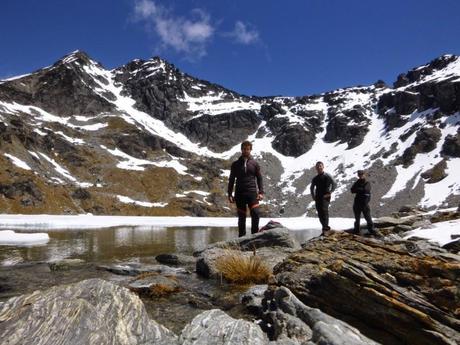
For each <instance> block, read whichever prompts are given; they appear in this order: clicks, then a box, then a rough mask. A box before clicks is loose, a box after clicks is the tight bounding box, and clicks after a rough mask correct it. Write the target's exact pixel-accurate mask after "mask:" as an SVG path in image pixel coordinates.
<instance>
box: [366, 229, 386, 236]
mask: <svg viewBox="0 0 460 345" xmlns="http://www.w3.org/2000/svg"><path fill="white" fill-rule="evenodd" d="M367 236H375V237H382V235H381V234H380V233H379V232H377V231H376V230H374V229H372V230H367Z"/></svg>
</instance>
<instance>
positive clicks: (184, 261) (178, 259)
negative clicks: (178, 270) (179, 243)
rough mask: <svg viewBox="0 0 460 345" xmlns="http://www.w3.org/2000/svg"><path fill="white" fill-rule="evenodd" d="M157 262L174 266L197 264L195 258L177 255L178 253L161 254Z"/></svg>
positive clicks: (157, 257) (156, 258)
mask: <svg viewBox="0 0 460 345" xmlns="http://www.w3.org/2000/svg"><path fill="white" fill-rule="evenodd" d="M155 260H157V261H158V262H159V263H162V264H165V265H174V266H188V265H194V264H195V263H196V258H195V257H193V256H190V255H184V254H177V253H174V254H169V253H165V254H159V255H157V256H156V257H155Z"/></svg>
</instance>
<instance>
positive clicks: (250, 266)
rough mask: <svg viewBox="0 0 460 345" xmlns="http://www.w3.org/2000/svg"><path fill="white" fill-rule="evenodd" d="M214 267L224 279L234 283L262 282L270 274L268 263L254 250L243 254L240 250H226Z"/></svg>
mask: <svg viewBox="0 0 460 345" xmlns="http://www.w3.org/2000/svg"><path fill="white" fill-rule="evenodd" d="M216 268H217V270H218V271H219V272H220V273H221V274H222V277H223V278H224V279H225V280H227V281H228V282H231V283H236V284H264V283H267V282H268V279H269V278H270V276H271V274H272V272H271V269H270V268H269V267H268V265H267V264H266V263H265V262H264V261H263V259H262V258H261V257H260V256H257V255H256V253H255V252H254V253H253V255H251V256H245V255H244V254H243V252H241V251H236V250H228V251H227V253H226V254H224V255H222V256H221V257H220V258H218V259H217V261H216Z"/></svg>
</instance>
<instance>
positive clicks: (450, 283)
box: [274, 233, 460, 345]
mask: <svg viewBox="0 0 460 345" xmlns="http://www.w3.org/2000/svg"><path fill="white" fill-rule="evenodd" d="M418 248H419V247H418V246H417V243H416V242H415V243H414V242H401V243H383V242H380V241H376V240H373V239H366V238H362V237H357V236H350V235H348V234H339V233H336V234H333V235H331V236H327V237H325V238H323V239H321V240H317V241H310V242H309V243H307V245H306V246H305V248H303V249H302V250H300V251H298V252H296V253H295V254H293V255H291V256H290V257H288V258H287V259H286V260H285V261H284V262H282V263H281V264H279V265H277V266H276V267H275V269H274V273H275V274H276V283H277V284H278V285H281V286H285V287H287V288H288V289H290V290H291V291H292V292H293V293H294V294H295V295H296V296H297V297H298V298H299V299H300V300H301V301H302V302H303V303H305V304H306V305H308V306H310V307H316V308H320V309H321V310H322V311H324V312H326V313H328V314H330V315H332V316H335V317H337V318H340V319H342V320H344V321H346V322H348V323H350V324H351V325H354V326H355V327H357V328H359V329H360V330H361V331H362V332H363V333H365V334H366V335H368V336H369V337H371V338H374V339H375V340H377V341H379V342H381V343H387V344H390V343H394V340H398V341H400V343H404V344H427V345H428V344H431V345H433V344H458V343H460V320H459V318H460V261H459V260H458V256H455V255H450V254H448V253H446V252H443V251H442V250H439V251H427V250H419V249H418ZM385 333H386V334H387V335H388V337H387V336H385ZM388 339H393V340H388Z"/></svg>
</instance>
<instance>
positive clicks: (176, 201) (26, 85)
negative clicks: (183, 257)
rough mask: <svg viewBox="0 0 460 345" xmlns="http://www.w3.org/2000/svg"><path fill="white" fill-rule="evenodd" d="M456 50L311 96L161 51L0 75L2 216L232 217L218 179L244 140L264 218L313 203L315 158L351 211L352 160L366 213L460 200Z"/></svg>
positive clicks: (336, 202) (344, 210)
mask: <svg viewBox="0 0 460 345" xmlns="http://www.w3.org/2000/svg"><path fill="white" fill-rule="evenodd" d="M459 123H460V58H459V57H457V56H452V55H445V56H442V57H440V58H437V59H435V60H433V61H431V62H430V63H428V64H426V65H424V66H421V67H418V68H415V69H413V70H411V71H409V72H407V73H405V74H401V75H400V76H398V78H397V81H396V82H395V84H394V86H393V87H388V86H386V85H385V84H384V83H383V82H377V83H376V84H374V85H370V86H364V87H352V88H347V89H339V90H334V91H331V92H328V93H325V94H321V95H312V96H305V97H248V96H244V95H240V94H238V93H236V92H233V91H231V90H228V89H225V88H224V87H222V86H219V85H215V84H212V83H210V82H208V81H204V80H199V79H196V78H193V77H192V76H189V75H187V74H185V73H183V72H181V71H179V70H178V69H177V68H175V67H174V66H173V65H171V64H169V63H168V62H167V61H165V60H162V59H161V58H158V57H155V58H152V59H150V60H147V61H143V60H134V61H132V62H130V63H128V64H126V65H124V66H121V67H119V68H116V69H114V70H107V69H105V68H104V67H103V66H102V65H101V64H99V63H97V62H95V61H93V60H92V59H91V58H90V57H89V56H88V55H86V54H85V53H83V52H80V51H76V52H73V53H71V54H69V55H67V56H65V57H64V58H62V59H61V60H59V61H57V62H56V63H55V64H53V65H52V66H50V67H46V68H43V69H41V70H38V71H35V72H33V73H30V74H28V75H25V76H20V77H16V78H12V79H9V80H5V81H0V163H1V164H2V166H3V167H4V169H3V171H1V172H0V208H1V209H2V210H4V212H6V213H37V212H47V213H50V212H51V213H58V214H62V213H85V212H90V213H95V214H125V215H184V214H185V215H186V214H190V215H202V216H203V215H230V214H231V213H233V210H231V209H230V207H229V206H230V205H228V204H227V202H226V196H225V190H226V188H225V184H226V176H227V175H228V168H229V164H230V162H231V160H232V159H235V158H236V157H237V155H238V153H239V144H240V143H241V141H243V140H245V139H249V140H251V141H253V143H254V150H253V153H254V155H255V156H256V157H257V158H258V160H259V161H260V163H261V166H262V169H263V173H264V175H265V177H266V178H265V182H266V193H267V199H266V200H265V204H264V212H265V214H266V215H267V216H269V217H274V216H278V215H280V214H282V215H289V216H299V215H303V214H305V213H308V214H310V215H311V214H313V213H312V210H313V203H312V202H311V198H310V196H309V183H310V180H311V178H312V177H313V176H314V174H315V173H314V169H313V167H314V164H315V162H316V161H318V160H321V161H323V162H324V163H325V166H326V171H328V172H329V173H331V174H332V175H333V176H334V177H335V178H336V179H337V181H338V189H337V191H336V193H334V195H333V204H332V210H331V211H332V212H333V213H334V215H336V216H350V215H351V203H352V196H351V195H350V193H349V188H350V186H351V184H352V182H353V180H354V179H355V173H356V170H358V169H366V170H368V171H369V178H370V180H371V181H372V182H373V198H372V206H373V210H374V214H376V215H379V214H386V213H388V212H390V211H394V210H397V209H398V208H399V207H400V206H402V205H404V204H419V205H420V206H423V207H428V208H436V207H441V206H442V207H446V206H456V205H458V203H459V200H460V179H458V177H457V175H456V173H455V172H456V171H458V169H459V168H460V134H459Z"/></svg>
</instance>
